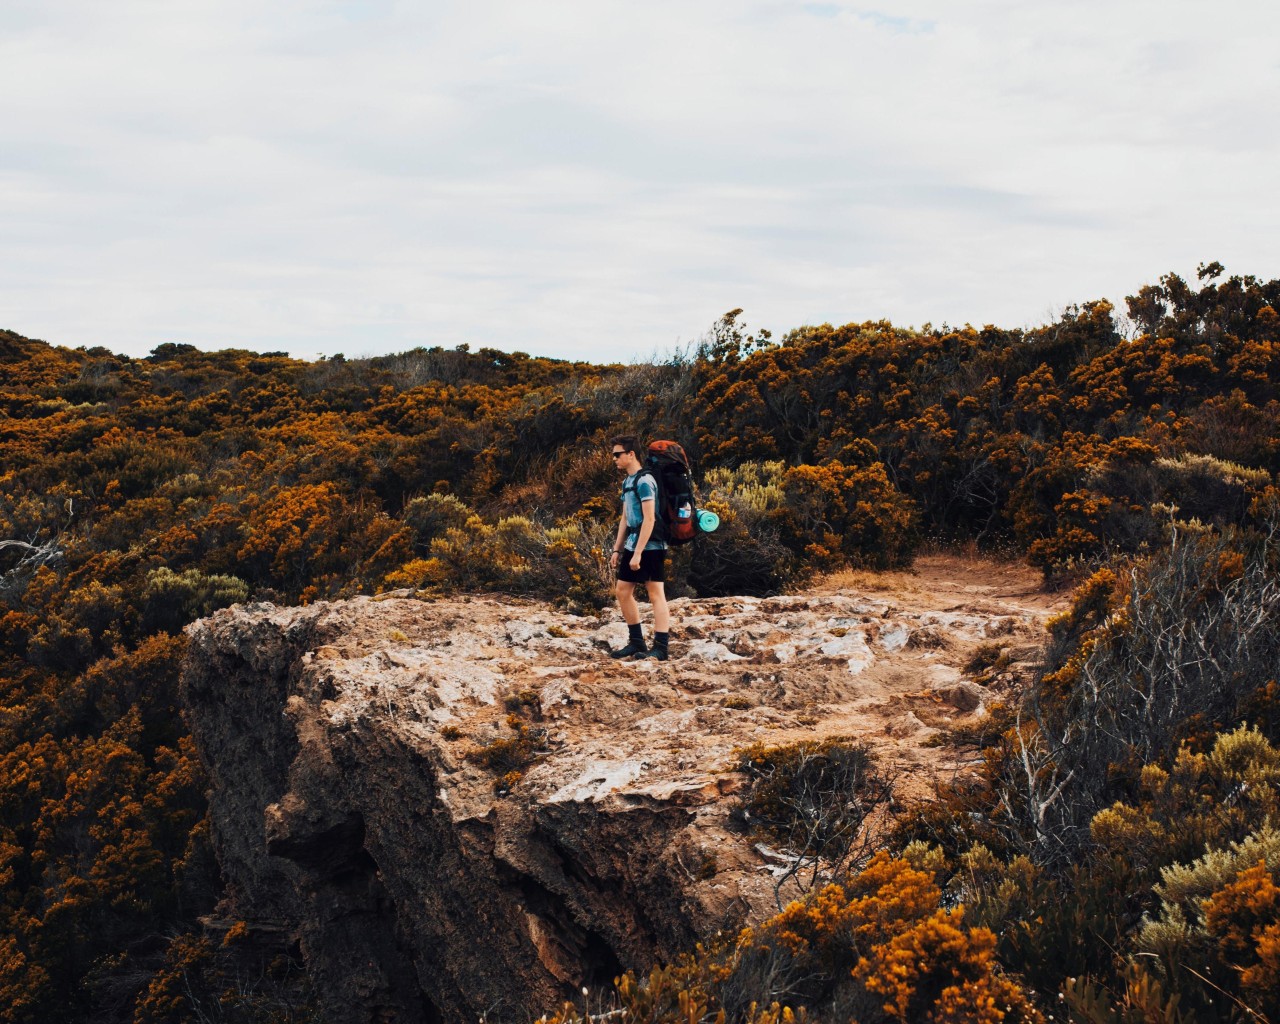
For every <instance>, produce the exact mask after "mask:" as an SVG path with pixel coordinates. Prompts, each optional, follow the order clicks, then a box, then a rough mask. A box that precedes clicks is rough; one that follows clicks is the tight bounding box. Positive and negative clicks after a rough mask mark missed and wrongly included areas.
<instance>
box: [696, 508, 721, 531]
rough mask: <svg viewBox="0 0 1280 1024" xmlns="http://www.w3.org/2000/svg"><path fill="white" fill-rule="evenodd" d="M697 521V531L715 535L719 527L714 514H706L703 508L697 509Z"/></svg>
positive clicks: (716, 516)
mask: <svg viewBox="0 0 1280 1024" xmlns="http://www.w3.org/2000/svg"><path fill="white" fill-rule="evenodd" d="M697 519H698V529H699V530H701V531H702V532H703V533H715V532H716V530H717V529H719V527H720V517H719V516H718V515H716V514H715V513H714V512H708V511H707V510H706V509H705V508H700V509H698V513H697Z"/></svg>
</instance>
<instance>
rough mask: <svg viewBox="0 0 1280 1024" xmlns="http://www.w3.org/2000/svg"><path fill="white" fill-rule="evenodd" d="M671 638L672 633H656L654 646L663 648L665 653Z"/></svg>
mask: <svg viewBox="0 0 1280 1024" xmlns="http://www.w3.org/2000/svg"><path fill="white" fill-rule="evenodd" d="M670 636H671V634H670V633H654V634H653V646H654V647H661V648H662V649H663V650H664V651H665V650H666V649H667V639H668V638H669V637H670Z"/></svg>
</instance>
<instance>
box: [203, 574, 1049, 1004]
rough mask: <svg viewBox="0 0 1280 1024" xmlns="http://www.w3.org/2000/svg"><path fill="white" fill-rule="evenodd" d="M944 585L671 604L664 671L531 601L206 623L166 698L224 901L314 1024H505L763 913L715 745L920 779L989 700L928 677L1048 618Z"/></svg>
mask: <svg viewBox="0 0 1280 1024" xmlns="http://www.w3.org/2000/svg"><path fill="white" fill-rule="evenodd" d="M960 568H961V570H963V569H964V564H963V563H962V564H961V566H960ZM973 568H974V572H973V573H972V574H971V575H972V579H967V580H965V581H961V582H959V583H957V582H956V581H954V580H949V581H948V580H946V579H943V578H942V577H939V580H940V582H939V585H938V586H931V585H929V583H928V579H927V574H926V579H925V581H924V582H923V583H922V582H921V577H920V576H915V577H909V576H906V575H902V574H899V575H898V576H897V577H895V579H896V580H897V585H896V587H895V589H892V590H889V591H886V590H885V589H884V588H883V587H877V588H876V589H872V590H867V591H863V592H858V591H856V590H852V589H846V590H844V591H843V592H835V591H832V592H827V593H815V594H811V595H806V596H800V597H785V598H770V599H764V600H757V599H751V598H735V599H721V600H708V601H697V602H693V601H680V602H675V603H674V604H673V612H674V614H675V621H676V627H677V628H676V631H675V634H674V638H673V642H672V654H673V660H672V661H670V662H667V663H665V664H663V663H658V662H654V661H648V662H639V663H620V662H615V661H613V660H611V659H610V658H608V657H607V655H606V654H605V653H604V651H602V650H601V649H600V648H601V644H603V643H606V642H611V643H613V644H614V645H615V646H620V645H621V644H622V643H623V642H624V640H625V629H624V628H623V626H622V625H621V623H620V622H618V621H617V620H616V617H615V616H606V617H605V618H603V619H601V620H592V619H582V618H575V617H572V616H568V615H565V614H562V613H559V612H555V611H553V610H552V609H550V608H548V607H547V606H544V605H539V604H534V603H530V602H515V601H505V602H504V601H499V600H495V599H485V598H471V599H459V600H453V601H436V602H431V601H422V600H417V599H415V598H413V597H411V596H399V597H391V598H382V599H371V598H360V599H356V600H353V601H348V602H343V603H336V604H318V605H315V606H312V607H309V608H295V609H282V608H276V607H274V606H270V605H248V606H238V607H236V608H232V609H228V610H226V611H222V612H219V613H217V614H216V615H214V616H213V617H212V618H210V619H207V620H204V621H202V622H199V623H196V624H195V625H193V626H192V627H191V628H190V631H189V633H190V637H191V641H192V643H191V649H190V654H189V658H188V663H187V666H186V670H185V673H184V679H183V688H184V699H185V705H186V709H187V714H188V716H189V719H190V723H191V726H192V729H193V732H194V734H195V737H196V741H197V743H198V745H199V748H200V751H201V754H202V757H203V758H204V760H205V763H206V765H207V766H208V770H209V773H210V777H211V779H212V794H211V809H212V814H213V820H214V826H215V843H216V848H217V852H218V856H219V859H220V861H221V864H222V866H223V870H224V872H225V874H226V876H227V878H228V880H229V891H230V894H231V895H230V899H231V901H232V902H233V904H234V906H232V907H229V908H228V910H229V912H230V913H232V914H235V915H236V916H238V917H241V918H244V919H246V920H249V921H250V922H262V923H268V922H269V923H273V924H278V923H283V924H284V925H286V926H287V927H288V928H290V929H293V930H296V932H297V934H298V935H299V937H300V939H301V942H302V946H303V950H304V952H305V954H306V957H307V960H308V966H309V970H310V972H311V975H312V978H313V981H314V982H315V984H316V985H317V987H318V988H319V990H320V991H321V993H322V995H323V997H324V998H325V1000H326V1003H327V1008H328V1014H329V1017H330V1019H331V1020H332V1021H334V1022H347V1021H350V1022H361V1024H363V1022H374V1021H423V1020H440V1021H445V1022H450V1024H452V1022H455V1021H475V1020H477V1019H479V1018H480V1017H482V1016H485V1017H487V1018H488V1019H489V1020H491V1021H494V1020H525V1019H532V1018H533V1017H536V1016H537V1015H538V1013H540V1012H541V1011H543V1010H547V1009H551V1008H554V1007H555V1006H556V1005H558V1003H559V1002H560V1001H561V1000H562V999H563V998H565V997H566V996H567V995H569V994H571V993H572V992H575V991H578V990H579V989H580V987H581V986H583V985H586V986H590V987H593V988H598V987H603V986H605V985H607V984H608V983H609V981H611V979H612V978H613V977H615V976H616V975H617V974H618V973H619V972H620V970H621V969H622V968H623V967H624V966H635V967H639V968H644V967H646V966H648V965H650V964H652V963H653V962H655V961H657V960H660V959H664V958H668V957H671V956H673V955H674V954H675V953H677V952H680V951H683V950H687V949H689V948H690V947H691V946H692V945H693V943H694V942H695V941H697V940H698V939H701V938H704V937H706V936H708V935H709V934H712V933H714V932H715V931H717V930H719V929H723V928H736V927H738V926H740V925H741V924H742V923H744V922H745V921H747V920H752V919H758V918H760V917H763V916H765V915H767V914H768V913H770V912H772V911H774V910H775V909H776V906H777V900H778V898H779V895H780V893H779V892H778V891H777V889H776V887H775V884H774V880H773V878H774V873H775V872H776V870H777V869H776V865H773V864H771V863H770V862H769V860H768V859H766V858H765V857H763V856H762V854H761V852H760V849H759V848H758V847H757V846H756V845H755V844H754V843H753V837H751V836H749V835H745V834H743V833H742V832H741V831H740V830H739V829H738V828H737V826H735V825H734V824H733V820H732V819H731V817H730V811H731V809H732V806H733V803H734V800H735V797H734V793H735V792H736V791H737V790H738V789H739V788H740V787H741V786H742V784H743V779H742V778H741V776H739V775H737V774H734V773H732V772H729V771H726V766H727V765H729V764H730V762H731V759H732V758H731V755H732V751H733V750H734V749H735V748H737V747H740V746H743V745H745V744H747V743H751V742H755V741H764V742H767V743H769V744H781V743H786V742H791V741H793V740H796V739H800V738H804V737H809V736H815V735H821V736H825V735H835V734H839V735H853V736H858V737H860V738H863V739H865V740H866V741H868V742H870V743H872V744H874V745H875V746H877V747H878V748H879V750H880V756H881V760H882V763H884V764H885V766H886V768H887V770H889V771H890V772H891V773H896V774H897V775H898V776H899V780H900V788H910V786H911V785H913V784H914V785H916V786H921V785H923V783H924V781H925V780H927V778H928V776H929V775H930V773H932V772H933V771H934V770H936V769H938V768H939V767H943V761H944V759H946V758H947V757H949V756H950V755H948V754H947V753H946V752H945V751H943V750H936V749H929V748H923V747H921V746H920V742H921V740H922V739H923V738H925V737H927V736H928V735H931V734H932V733H934V732H935V731H936V729H937V728H938V727H940V726H943V727H944V726H945V724H946V722H947V721H949V720H950V719H951V718H953V717H955V716H958V715H972V714H981V713H983V706H984V698H985V697H987V696H988V695H989V691H988V690H987V689H985V688H983V687H979V686H977V685H976V684H974V683H971V682H968V683H966V682H963V681H962V680H961V678H960V672H959V670H958V668H957V666H960V665H963V664H964V663H965V661H966V660H967V655H968V654H969V652H971V650H972V648H973V647H975V646H976V645H977V644H978V643H979V642H982V641H983V640H984V639H985V638H986V637H988V636H989V635H998V636H999V642H1000V643H1001V644H1003V645H1006V646H1007V647H1009V648H1010V649H1012V650H1011V659H1010V660H1016V659H1017V658H1019V657H1021V658H1023V659H1024V660H1025V658H1026V657H1027V656H1033V652H1034V649H1035V648H1034V645H1035V644H1036V643H1037V642H1038V641H1039V629H1038V626H1037V621H1036V620H1037V618H1038V617H1039V616H1040V615H1041V614H1043V613H1044V612H1045V611H1046V610H1047V603H1046V601H1045V599H1044V598H1042V597H1041V596H1039V595H1036V594H1034V593H1033V592H1032V589H1033V588H1032V587H1029V586H1028V585H1027V579H1026V577H1025V575H1024V574H1015V578H1011V579H1009V580H1006V581H1005V583H1004V586H1003V589H1002V588H1001V585H1000V584H999V582H997V583H995V584H993V583H992V581H991V574H990V572H988V571H986V567H983V566H977V567H973ZM951 571H952V574H954V572H955V567H954V566H953V567H952V568H951ZM886 578H888V577H882V578H880V579H886ZM943 584H945V585H943ZM957 599H960V603H959V604H958V603H957ZM1019 649H1020V651H1021V652H1022V653H1019ZM1016 684H1017V679H1016V673H1010V674H1007V675H1006V677H1005V678H1004V680H1003V682H1000V683H997V684H995V685H1008V686H1013V685H1016ZM513 710H514V711H518V712H519V714H520V722H521V723H522V725H521V728H525V729H527V730H528V731H527V736H528V737H529V738H530V739H531V740H532V741H534V745H536V747H537V760H536V761H535V762H534V763H533V764H532V765H530V766H528V767H527V769H526V770H525V771H524V774H523V777H520V778H518V779H516V778H507V779H506V780H505V781H503V780H502V776H503V768H504V766H503V765H502V764H501V763H498V764H497V765H496V767H482V766H481V765H480V764H477V763H474V759H472V760H469V759H468V756H467V755H468V754H472V755H475V754H476V753H477V752H479V751H482V750H485V749H488V750H491V751H492V750H496V749H497V748H495V747H494V746H493V744H494V743H495V741H501V740H505V739H511V738H512V737H513V736H514V735H515V734H514V733H513V730H512V727H511V726H510V725H509V724H508V723H507V717H508V715H509V714H511V713H512V712H513ZM792 884H793V883H792ZM790 894H791V891H790V890H787V889H785V888H784V889H783V891H782V892H781V895H782V896H784V897H785V896H788V895H790Z"/></svg>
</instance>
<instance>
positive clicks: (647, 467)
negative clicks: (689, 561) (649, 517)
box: [642, 441, 698, 545]
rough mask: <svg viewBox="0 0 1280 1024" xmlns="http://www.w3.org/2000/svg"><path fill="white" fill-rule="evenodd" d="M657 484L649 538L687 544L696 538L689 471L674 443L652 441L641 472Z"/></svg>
mask: <svg viewBox="0 0 1280 1024" xmlns="http://www.w3.org/2000/svg"><path fill="white" fill-rule="evenodd" d="M642 472H645V473H648V474H649V475H650V476H652V477H653V479H654V482H655V483H656V484H657V485H658V498H657V500H656V501H655V502H654V506H655V507H654V517H653V518H654V520H655V522H654V526H653V536H654V538H655V539H656V540H665V541H666V542H667V543H668V544H671V545H680V544H688V543H689V541H691V540H693V538H694V537H696V536H697V535H698V526H697V510H696V507H695V505H696V501H697V499H696V497H695V495H694V492H693V468H692V467H691V466H690V465H689V456H688V455H686V454H685V451H684V449H683V448H681V447H680V445H678V444H676V442H675V441H652V442H650V444H649V451H648V455H647V457H646V458H645V460H644V470H642Z"/></svg>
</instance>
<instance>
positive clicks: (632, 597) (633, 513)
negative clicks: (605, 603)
mask: <svg viewBox="0 0 1280 1024" xmlns="http://www.w3.org/2000/svg"><path fill="white" fill-rule="evenodd" d="M637 445H638V442H637V441H636V439H635V437H633V436H632V435H630V434H624V435H622V436H621V437H615V438H614V439H613V440H612V441H611V442H610V447H611V448H612V449H613V464H614V466H615V467H617V470H618V472H620V473H622V474H624V476H625V479H624V480H623V482H622V515H621V517H620V518H619V519H618V535H617V537H616V538H615V539H614V542H613V555H612V557H611V558H610V559H609V564H610V565H611V566H612V567H613V568H614V569H615V570H616V571H617V574H618V587H617V594H618V607H619V608H620V609H621V610H622V618H623V619H624V620H625V621H626V623H627V632H628V634H629V636H628V639H627V646H626V647H623V648H621V649H620V650H616V651H610V652H609V653H610V654H611V655H613V657H615V658H630V657H638V658H646V657H647V658H656V659H658V660H659V661H666V660H667V640H668V637H669V636H670V634H671V615H670V613H669V612H668V610H667V595H666V586H665V584H666V578H667V577H666V559H667V542H666V541H665V540H661V539H654V536H653V533H654V528H655V526H656V525H657V507H658V501H657V499H658V483H657V481H656V480H654V478H653V474H652V473H651V472H649V471H648V470H647V469H645V468H644V466H643V464H642V463H641V462H640V459H639V457H638V456H637V455H636V451H637ZM637 585H640V586H643V587H645V588H646V589H647V590H648V592H649V603H650V604H652V605H653V629H654V633H653V650H649V648H648V647H646V646H645V642H644V634H643V632H641V629H640V605H639V603H638V602H637V601H636V586H637Z"/></svg>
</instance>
